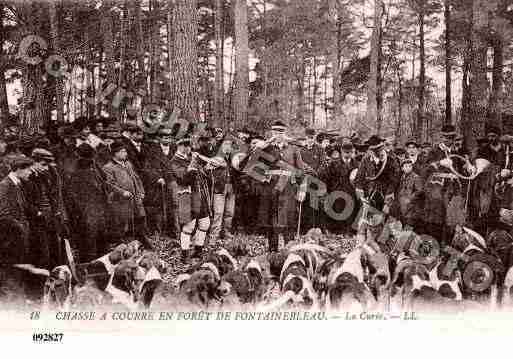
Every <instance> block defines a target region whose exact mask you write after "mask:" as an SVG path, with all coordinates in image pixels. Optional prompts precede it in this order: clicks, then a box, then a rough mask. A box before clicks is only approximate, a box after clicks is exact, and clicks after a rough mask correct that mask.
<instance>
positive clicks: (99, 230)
mask: <svg viewBox="0 0 513 359" xmlns="http://www.w3.org/2000/svg"><path fill="white" fill-rule="evenodd" d="M77 154H78V156H79V158H78V162H77V168H76V171H75V172H73V174H72V175H71V178H70V181H69V188H68V190H67V193H68V194H69V197H70V207H69V210H70V222H71V224H72V228H73V239H74V242H75V243H76V245H77V247H78V253H79V257H80V262H89V261H92V260H94V259H97V258H98V257H100V256H102V255H104V254H105V253H107V251H108V248H107V228H106V220H107V214H108V203H107V196H108V193H109V188H108V186H107V182H106V176H105V173H104V172H103V170H102V169H101V168H99V167H98V166H97V165H96V163H95V160H94V159H95V156H96V152H95V150H94V148H92V147H91V146H90V145H89V144H87V143H84V144H81V145H80V146H78V148H77Z"/></svg>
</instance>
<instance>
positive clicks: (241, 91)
mask: <svg viewBox="0 0 513 359" xmlns="http://www.w3.org/2000/svg"><path fill="white" fill-rule="evenodd" d="M234 17H235V68H236V70H235V71H236V74H235V75H236V81H235V83H236V86H235V107H234V114H235V121H236V122H237V124H238V125H243V124H246V123H247V114H248V100H249V64H248V61H249V42H248V41H249V40H248V9H247V2H246V0H235V7H234Z"/></svg>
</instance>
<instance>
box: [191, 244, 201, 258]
mask: <svg viewBox="0 0 513 359" xmlns="http://www.w3.org/2000/svg"><path fill="white" fill-rule="evenodd" d="M202 255H203V246H194V252H193V254H192V257H193V258H201V256H202Z"/></svg>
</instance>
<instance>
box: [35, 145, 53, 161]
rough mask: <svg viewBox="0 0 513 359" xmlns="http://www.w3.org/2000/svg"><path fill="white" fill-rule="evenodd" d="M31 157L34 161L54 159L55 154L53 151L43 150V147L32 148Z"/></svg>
mask: <svg viewBox="0 0 513 359" xmlns="http://www.w3.org/2000/svg"><path fill="white" fill-rule="evenodd" d="M32 158H33V159H34V161H42V160H43V161H48V162H54V161H55V156H54V155H53V153H51V152H50V151H48V150H45V149H44V148H34V149H33V150H32Z"/></svg>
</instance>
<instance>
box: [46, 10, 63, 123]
mask: <svg viewBox="0 0 513 359" xmlns="http://www.w3.org/2000/svg"><path fill="white" fill-rule="evenodd" d="M49 6H50V9H49V10H50V34H51V36H52V46H53V50H54V52H55V53H57V54H60V52H61V49H60V44H59V42H60V33H59V21H58V18H57V4H56V3H55V2H50V4H49ZM61 65H63V64H61ZM54 81H55V100H56V101H55V102H56V106H57V108H56V110H57V122H58V123H63V122H64V89H63V83H62V79H61V78H58V77H56V78H55V79H54Z"/></svg>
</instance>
